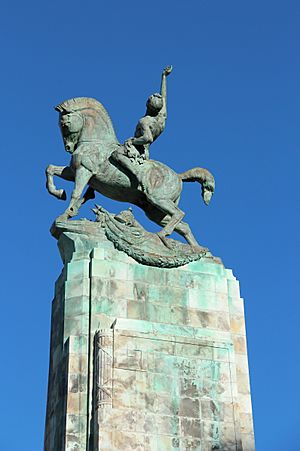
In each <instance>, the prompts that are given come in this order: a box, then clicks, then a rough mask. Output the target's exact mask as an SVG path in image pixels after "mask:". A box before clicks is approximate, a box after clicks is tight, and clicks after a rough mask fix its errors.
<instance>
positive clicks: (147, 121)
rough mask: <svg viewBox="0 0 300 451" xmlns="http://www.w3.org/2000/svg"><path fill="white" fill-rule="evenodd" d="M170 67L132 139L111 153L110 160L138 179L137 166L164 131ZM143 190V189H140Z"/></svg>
mask: <svg viewBox="0 0 300 451" xmlns="http://www.w3.org/2000/svg"><path fill="white" fill-rule="evenodd" d="M171 71H172V66H169V67H167V68H166V69H165V70H164V71H163V73H162V77H161V88H160V94H152V95H151V96H150V97H149V98H148V100H147V103H146V107H147V110H146V114H145V116H143V117H142V118H141V119H140V120H139V122H138V124H137V126H136V129H135V133H134V137H133V138H129V139H127V140H126V141H125V143H124V146H122V148H121V149H122V150H120V149H118V150H116V151H115V152H113V153H112V155H111V156H112V158H113V159H114V160H116V161H117V162H118V163H120V165H121V166H122V167H124V168H126V169H127V170H128V171H129V172H130V173H132V174H133V175H134V176H135V177H136V178H137V180H138V182H139V184H140V185H142V183H141V180H140V179H139V170H138V169H137V165H140V164H143V163H144V161H145V160H149V147H150V144H152V143H153V141H155V140H156V139H157V138H158V137H159V135H160V134H161V133H162V132H163V131H164V128H165V124H166V118H167V83H166V78H167V76H168V75H169V74H170V73H171ZM142 188H143V187H142Z"/></svg>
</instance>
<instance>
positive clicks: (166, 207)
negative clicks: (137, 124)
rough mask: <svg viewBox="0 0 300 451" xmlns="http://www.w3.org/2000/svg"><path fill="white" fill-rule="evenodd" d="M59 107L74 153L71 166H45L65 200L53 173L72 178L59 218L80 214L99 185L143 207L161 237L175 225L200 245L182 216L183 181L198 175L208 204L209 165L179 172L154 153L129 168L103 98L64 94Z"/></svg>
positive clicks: (56, 192) (111, 194)
mask: <svg viewBox="0 0 300 451" xmlns="http://www.w3.org/2000/svg"><path fill="white" fill-rule="evenodd" d="M55 109H56V110H57V111H58V112H59V114H60V117H59V124H60V128H61V132H62V136H63V141H64V146H65V150H66V151H67V152H68V153H70V154H71V155H72V157H71V163H70V166H54V165H49V166H48V167H47V169H46V177H47V185H46V186H47V189H48V191H49V193H50V194H52V195H53V196H55V197H57V198H58V199H62V200H65V199H66V193H65V191H64V190H62V189H57V188H56V186H55V184H54V179H53V177H54V176H58V177H60V178H62V179H64V180H68V181H72V182H74V188H73V192H72V195H71V200H70V203H69V206H68V208H67V209H66V210H65V212H64V213H63V214H62V215H61V216H60V217H59V219H60V220H67V219H69V218H72V217H74V216H76V215H77V214H78V211H79V208H80V206H81V205H82V204H83V203H84V202H86V201H87V200H88V199H92V198H94V197H95V194H94V191H97V192H98V193H101V194H103V195H104V196H106V197H109V198H111V199H114V200H117V201H121V202H129V203H131V204H134V205H137V206H138V207H140V208H141V209H142V210H144V212H145V214H146V215H147V216H148V218H149V219H150V220H152V221H154V222H156V223H157V224H159V225H161V226H162V229H161V230H160V231H159V232H158V236H159V238H160V239H161V240H162V241H163V243H165V244H166V241H167V240H166V239H165V238H166V236H168V235H170V234H171V233H172V232H173V231H176V232H178V233H179V234H180V235H182V236H183V237H184V238H185V239H186V241H187V242H188V243H189V244H190V245H193V246H198V243H197V241H196V239H195V237H194V236H193V234H192V232H191V229H190V227H189V225H188V224H187V223H185V222H183V221H182V219H183V217H184V215H185V214H184V212H183V211H182V210H180V209H179V207H178V203H179V199H180V194H181V191H182V187H183V184H182V182H195V181H196V182H199V183H200V184H201V186H202V197H203V200H204V203H205V204H206V205H208V204H209V202H210V200H211V197H212V195H213V193H214V186H215V184H214V178H213V176H212V174H211V173H210V172H209V171H208V170H206V169H203V168H198V167H197V168H194V169H190V170H188V171H186V172H183V173H182V174H177V173H176V172H174V171H173V170H172V169H171V168H169V167H168V166H166V165H164V164H163V163H161V162H159V161H155V160H151V159H145V160H144V161H143V162H142V163H136V164H135V163H134V162H132V164H131V166H130V170H128V168H127V167H126V166H125V165H122V164H121V163H120V162H119V161H118V159H117V158H116V157H115V156H116V155H121V154H122V153H123V150H124V145H122V144H120V143H119V142H118V139H117V137H116V135H115V132H114V128H113V125H112V122H111V120H110V117H109V115H108V113H107V111H106V110H105V108H104V107H103V105H102V104H101V103H100V102H98V101H97V100H95V99H92V98H87V97H78V98H73V99H70V100H66V101H65V102H63V103H61V104H60V105H58V106H57V107H56V108H55ZM124 154H125V152H124ZM128 161H130V160H129V159H128ZM86 186H87V190H86V191H85V193H84V194H83V191H84V189H85V187H86ZM82 194H83V195H82ZM166 245H167V244H166Z"/></svg>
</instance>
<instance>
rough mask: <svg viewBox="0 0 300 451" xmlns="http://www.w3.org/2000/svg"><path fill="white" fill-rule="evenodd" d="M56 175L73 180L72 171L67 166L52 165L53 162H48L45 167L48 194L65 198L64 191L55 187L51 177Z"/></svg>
mask: <svg viewBox="0 0 300 451" xmlns="http://www.w3.org/2000/svg"><path fill="white" fill-rule="evenodd" d="M55 175H57V176H58V177H60V178H62V179H64V180H68V181H74V171H73V169H72V168H70V167H69V166H54V165H53V164H49V166H48V167H47V169H46V178H47V182H46V187H47V190H48V192H49V193H50V194H52V195H53V196H55V197H57V198H58V199H61V200H66V198H67V196H66V192H65V190H64V189H57V188H56V186H55V183H54V180H53V177H54V176H55Z"/></svg>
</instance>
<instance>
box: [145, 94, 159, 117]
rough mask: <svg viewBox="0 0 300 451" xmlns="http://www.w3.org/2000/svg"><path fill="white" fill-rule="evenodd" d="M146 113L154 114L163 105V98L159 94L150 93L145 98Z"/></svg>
mask: <svg viewBox="0 0 300 451" xmlns="http://www.w3.org/2000/svg"><path fill="white" fill-rule="evenodd" d="M146 106H147V113H148V114H150V115H151V116H155V115H156V114H158V113H159V112H160V110H161V109H162V107H163V98H162V96H161V95H160V94H152V96H150V97H149V98H148V100H147V103H146Z"/></svg>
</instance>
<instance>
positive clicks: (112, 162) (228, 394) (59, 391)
mask: <svg viewBox="0 0 300 451" xmlns="http://www.w3.org/2000/svg"><path fill="white" fill-rule="evenodd" d="M171 70H172V68H171V67H168V68H166V69H165V70H164V71H163V74H162V83H161V91H160V93H159V94H154V95H152V96H150V97H149V99H148V101H147V110H146V114H145V116H144V117H142V118H141V119H140V120H139V122H138V125H137V127H136V131H135V134H134V137H132V138H130V139H128V140H126V142H125V143H124V144H122V145H121V144H120V143H119V142H118V140H117V138H116V136H115V133H114V129H113V126H112V123H111V120H110V118H109V116H108V113H107V112H106V110H105V109H104V107H103V106H102V104H101V103H99V102H98V101H96V100H95V99H91V98H85V97H80V98H74V99H70V100H67V101H65V102H63V103H62V104H60V105H58V106H57V107H56V110H57V111H58V112H59V114H60V127H61V131H62V136H63V140H64V146H65V149H66V151H67V152H69V153H70V154H71V155H72V157H71V163H70V166H54V165H49V166H48V168H47V171H46V174H47V188H48V191H49V192H50V194H52V195H54V196H56V197H57V198H59V199H65V198H66V194H65V192H64V191H63V190H60V189H57V188H56V186H55V184H54V176H59V177H61V178H63V179H65V180H69V181H73V182H74V189H73V192H72V196H71V200H70V204H69V206H68V208H67V209H66V211H65V212H64V213H63V214H62V215H61V216H59V217H58V218H57V219H56V221H55V222H54V224H53V225H52V228H51V233H52V235H53V236H54V237H55V238H56V239H57V240H58V246H59V251H60V255H61V258H62V260H63V264H64V267H63V270H62V272H61V275H60V276H59V278H58V280H57V282H56V285H55V296H54V300H53V304H52V318H51V350H50V368H49V383H48V400H47V413H46V430H45V444H44V451H71V450H79V451H99V450H110V451H121V450H122V451H126V450H128V451H132V450H136V451H138V450H139V451H142V450H147V451H156V450H159V451H160V450H161V451H168V450H177V451H185V450H199V451H208V450H217V449H218V450H223V451H226V450H228V451H229V450H230V451H233V450H235V451H237V450H239V451H253V450H254V449H255V447H254V433H253V421H252V410H251V396H250V386H249V371H248V359H247V348H246V332H245V319H244V310H243V300H242V299H241V297H240V291H239V283H238V281H237V280H236V278H235V277H234V275H233V274H232V271H231V270H230V269H226V268H225V267H224V265H223V264H222V262H221V260H220V259H218V258H216V257H214V256H212V254H211V253H210V252H209V250H208V249H206V248H203V247H202V246H199V244H198V243H197V241H196V239H195V237H194V236H193V234H192V232H191V229H190V227H189V225H188V224H187V223H184V222H183V221H182V219H183V217H184V213H183V212H182V211H181V210H180V209H179V207H178V202H179V198H180V193H181V190H182V186H183V182H194V181H196V182H199V183H200V185H201V190H202V197H203V201H204V202H205V203H206V204H209V202H210V200H211V198H212V195H213V193H214V186H215V184H214V178H213V176H212V174H211V173H210V172H209V171H208V170H206V169H203V168H194V169H190V170H188V171H186V172H184V173H182V174H176V173H175V172H174V171H173V170H171V169H170V168H169V167H167V166H165V165H164V164H162V163H160V162H158V161H154V160H151V159H150V157H149V147H150V144H151V143H152V142H153V141H154V140H155V139H156V138H157V137H158V136H159V135H160V134H161V133H162V131H163V130H164V127H165V121H166V117H167V110H166V99H167V96H166V78H167V76H168V75H169V74H170V73H171ZM85 188H87V189H86V191H85V192H84V189H85ZM95 191H97V192H99V193H101V194H104V195H105V196H107V197H110V198H112V199H115V200H119V201H124V202H129V203H131V204H134V205H136V206H138V207H140V208H141V209H143V210H144V211H145V213H146V215H147V216H148V217H149V218H150V219H151V220H152V221H154V222H156V223H157V224H159V225H161V226H162V229H161V231H160V232H158V233H157V234H154V233H150V232H148V231H146V230H145V229H144V227H143V226H142V225H141V224H139V222H138V221H137V220H136V219H135V217H134V215H133V213H132V210H131V209H130V208H129V209H128V210H124V211H122V212H120V213H118V214H113V213H110V212H108V211H106V210H105V209H104V208H102V207H101V206H98V205H96V207H95V208H94V210H93V211H94V213H95V220H94V221H90V220H87V219H80V220H71V218H73V217H74V216H76V215H77V214H78V211H79V208H80V206H81V205H82V204H83V203H84V202H86V201H87V200H89V199H93V198H94V196H95V194H94V193H95ZM83 192H84V194H83ZM173 231H175V232H178V233H179V234H181V235H182V236H183V237H184V238H185V239H186V241H187V244H183V243H181V242H179V241H177V240H174V239H171V238H169V235H170V234H171V233H172V232H173Z"/></svg>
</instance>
